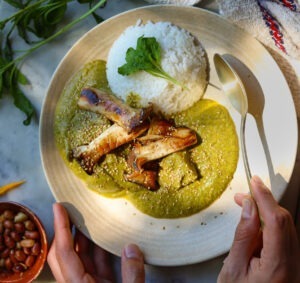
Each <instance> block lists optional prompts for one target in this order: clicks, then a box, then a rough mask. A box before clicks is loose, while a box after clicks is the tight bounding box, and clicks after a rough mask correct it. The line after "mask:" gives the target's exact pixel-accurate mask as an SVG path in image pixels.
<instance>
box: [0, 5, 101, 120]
mask: <svg viewBox="0 0 300 283" xmlns="http://www.w3.org/2000/svg"><path fill="white" fill-rule="evenodd" d="M4 1H5V2H6V3H8V4H9V5H11V6H13V7H15V8H16V9H17V11H16V12H15V13H14V14H12V15H11V16H9V17H8V18H6V19H1V20H0V98H1V97H2V96H3V94H4V93H8V94H10V95H12V96H13V98H14V104H15V106H16V107H17V108H19V109H20V110H21V111H23V112H24V113H25V114H26V119H25V120H24V121H23V124H24V125H29V124H30V121H31V119H32V117H33V115H34V112H35V111H34V107H33V105H32V103H31V102H30V100H29V99H28V98H27V97H26V96H25V94H24V93H23V91H22V90H21V89H20V84H23V85H25V84H28V83H29V81H28V79H27V78H26V76H25V75H24V74H23V73H22V72H21V71H20V70H19V69H18V68H17V64H18V63H19V62H21V61H22V60H23V59H24V58H25V57H27V56H29V55H30V54H32V53H33V52H34V51H35V50H37V49H38V48H40V47H41V46H43V45H45V44H47V43H48V42H50V41H51V40H53V39H54V38H57V37H58V36H60V35H61V34H63V33H64V32H66V31H68V30H69V29H71V28H72V27H73V26H74V25H76V24H77V23H79V22H80V21H82V20H83V19H85V18H86V17H88V16H90V15H93V16H94V18H95V19H96V20H97V22H99V21H102V18H101V17H100V16H98V15H97V14H95V11H96V10H97V9H98V8H103V7H104V6H105V4H106V2H107V0H100V1H95V0H88V1H79V2H82V3H83V2H84V3H89V7H90V9H89V10H88V11H87V12H85V13H84V14H82V15H81V16H79V17H78V18H76V19H75V20H73V21H72V22H70V23H68V24H66V25H64V26H62V27H61V28H60V29H59V30H56V29H57V25H58V24H61V23H62V21H63V19H64V16H65V12H66V10H67V4H68V3H69V2H72V1H75V0H26V1H24V0H4ZM14 30H17V31H18V34H19V36H20V37H21V38H22V39H23V40H24V41H25V42H26V43H28V44H29V45H32V44H33V43H34V45H33V46H31V47H29V48H28V49H27V50H24V51H21V55H19V56H18V57H16V58H15V56H14V55H15V50H14V48H13V46H12V43H11V40H10V37H11V34H12V33H13V31H14ZM19 52H20V51H19Z"/></svg>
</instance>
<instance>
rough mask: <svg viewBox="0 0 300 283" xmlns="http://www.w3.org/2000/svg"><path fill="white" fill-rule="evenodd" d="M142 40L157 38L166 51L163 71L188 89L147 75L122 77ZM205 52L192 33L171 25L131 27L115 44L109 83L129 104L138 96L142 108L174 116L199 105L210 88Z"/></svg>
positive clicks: (109, 64)
mask: <svg viewBox="0 0 300 283" xmlns="http://www.w3.org/2000/svg"><path fill="white" fill-rule="evenodd" d="M140 36H144V37H155V38H156V40H157V41H158V43H159V44H160V47H161V49H162V61H161V63H162V68H163V70H164V71H165V72H166V73H168V74H169V75H170V76H171V77H173V78H175V79H176V80H178V81H179V82H180V83H181V84H183V85H184V86H185V88H184V89H183V88H182V87H180V86H178V85H175V84H173V83H171V82H169V81H167V80H165V79H162V78H158V77H154V76H152V75H150V74H148V73H146V72H144V71H140V72H137V73H135V74H132V75H129V76H123V75H120V74H119V73H118V68H119V67H120V66H122V65H123V64H125V63H126V60H125V56H126V51H127V49H128V48H130V47H133V48H134V49H135V48H136V44H137V39H138V38H139V37H140ZM207 64H208V63H207V57H206V54H205V50H204V49H203V47H202V46H201V44H200V43H199V41H198V40H197V39H195V37H194V36H192V35H191V34H190V33H189V32H188V31H186V30H184V29H182V28H179V27H177V26H175V25H173V24H171V23H169V22H157V23H152V22H148V23H146V24H144V25H143V24H137V25H135V26H131V27H128V28H127V29H126V30H125V31H124V32H123V34H122V35H121V36H120V37H119V38H118V39H117V40H116V41H115V42H114V44H113V46H112V47H111V49H110V52H109V55H108V59H107V70H106V73H107V79H108V82H109V85H110V88H111V90H112V91H113V93H114V94H115V95H117V96H118V97H120V98H121V99H123V100H124V101H126V98H127V96H128V95H129V94H130V93H134V94H138V95H139V96H140V98H141V100H140V103H141V105H142V106H147V105H148V103H150V102H151V103H152V104H153V106H154V110H155V111H157V112H162V113H163V114H167V115H168V114H172V113H176V112H179V111H182V110H185V109H187V108H189V107H190V106H192V105H193V104H194V103H195V102H196V101H198V100H199V99H200V98H201V97H202V95H203V94H204V92H205V89H206V87H207V83H208V82H207V80H208V75H207V72H208V71H207V70H208V65H207Z"/></svg>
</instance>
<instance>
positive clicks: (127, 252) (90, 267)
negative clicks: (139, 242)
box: [47, 203, 145, 283]
mask: <svg viewBox="0 0 300 283" xmlns="http://www.w3.org/2000/svg"><path fill="white" fill-rule="evenodd" d="M53 212H54V233H55V236H54V240H53V242H52V245H51V248H50V250H49V253H48V258H47V259H48V263H49V266H50V268H51V270H52V273H53V275H54V277H55V279H56V280H57V282H72V283H73V282H74V283H76V282H80V283H85V282H99V283H102V282H103V283H104V282H105V283H108V282H114V275H113V268H112V265H111V264H110V254H109V253H108V252H106V251H105V250H103V249H102V248H100V247H98V246H97V245H95V244H94V243H92V242H91V241H89V240H88V239H87V238H86V237H85V236H84V235H83V234H82V233H80V232H79V231H76V234H75V237H74V240H73V236H72V233H71V226H70V222H69V217H68V214H67V211H66V210H65V208H64V207H63V206H62V205H61V204H58V203H56V204H54V205H53ZM122 282H124V283H133V282H135V283H142V282H145V271H144V260H143V254H142V252H141V251H140V250H139V248H138V247H137V246H136V245H132V244H131V245H128V246H126V247H125V248H124V250H123V253H122Z"/></svg>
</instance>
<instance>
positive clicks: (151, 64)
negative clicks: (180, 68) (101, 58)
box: [118, 36, 185, 88]
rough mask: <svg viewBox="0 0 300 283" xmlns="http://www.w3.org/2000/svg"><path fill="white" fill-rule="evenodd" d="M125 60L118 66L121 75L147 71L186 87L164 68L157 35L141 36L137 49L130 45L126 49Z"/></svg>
mask: <svg viewBox="0 0 300 283" xmlns="http://www.w3.org/2000/svg"><path fill="white" fill-rule="evenodd" d="M125 60H126V63H125V64H124V65H123V66H121V67H119V68H118V73H119V74H121V75H124V76H128V75H131V74H134V73H136V72H139V71H145V72H147V73H149V74H151V75H153V76H155V77H159V78H163V79H166V80H168V81H170V82H172V83H173V84H176V85H180V86H181V87H182V88H185V87H184V86H183V85H182V84H181V83H180V82H179V81H177V80H176V79H174V78H172V77H171V76H170V75H169V74H167V73H166V72H165V71H164V70H163V68H162V66H161V47H160V45H159V43H158V42H157V40H156V38H155V37H144V36H141V37H139V38H138V40H137V45H136V49H134V48H132V47H130V48H128V50H127V51H126V57H125Z"/></svg>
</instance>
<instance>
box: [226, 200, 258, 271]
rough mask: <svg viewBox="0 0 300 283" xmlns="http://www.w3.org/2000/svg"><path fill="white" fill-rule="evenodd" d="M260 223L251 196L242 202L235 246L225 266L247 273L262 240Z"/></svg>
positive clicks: (234, 241) (233, 245)
mask: <svg viewBox="0 0 300 283" xmlns="http://www.w3.org/2000/svg"><path fill="white" fill-rule="evenodd" d="M259 232H260V222H259V217H258V211H257V208H256V203H255V202H254V200H253V199H252V198H251V197H250V196H245V197H244V198H243V200H242V215H241V219H240V222H239V224H238V226H237V228H236V232H235V236H234V240H233V244H232V247H231V250H230V252H229V255H228V257H227V259H226V261H225V264H224V265H227V264H229V265H230V266H234V267H235V268H236V271H237V272H238V273H244V272H247V268H248V266H249V262H250V259H251V258H252V256H253V254H254V251H255V249H256V248H257V243H258V241H259V239H260V237H259V235H260V233H259Z"/></svg>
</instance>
